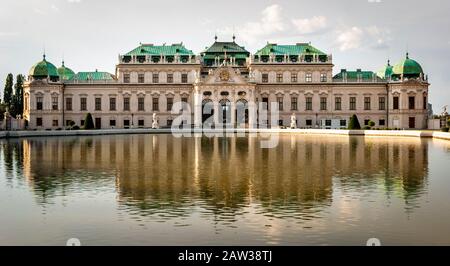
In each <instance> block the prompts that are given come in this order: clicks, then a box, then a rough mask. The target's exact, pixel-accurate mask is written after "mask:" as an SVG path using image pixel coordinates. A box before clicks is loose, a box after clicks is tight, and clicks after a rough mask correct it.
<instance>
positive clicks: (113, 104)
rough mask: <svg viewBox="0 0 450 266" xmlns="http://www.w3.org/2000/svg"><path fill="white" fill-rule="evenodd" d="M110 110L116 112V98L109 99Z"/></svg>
mask: <svg viewBox="0 0 450 266" xmlns="http://www.w3.org/2000/svg"><path fill="white" fill-rule="evenodd" d="M109 110H110V111H116V98H109Z"/></svg>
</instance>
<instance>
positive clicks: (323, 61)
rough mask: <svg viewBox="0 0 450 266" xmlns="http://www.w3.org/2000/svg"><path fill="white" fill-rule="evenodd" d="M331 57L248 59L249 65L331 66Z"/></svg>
mask: <svg viewBox="0 0 450 266" xmlns="http://www.w3.org/2000/svg"><path fill="white" fill-rule="evenodd" d="M332 61H333V56H332V55H331V54H329V55H318V54H316V55H295V56H292V55H284V56H275V55H269V56H257V55H251V56H250V57H249V58H248V63H249V64H331V63H332Z"/></svg>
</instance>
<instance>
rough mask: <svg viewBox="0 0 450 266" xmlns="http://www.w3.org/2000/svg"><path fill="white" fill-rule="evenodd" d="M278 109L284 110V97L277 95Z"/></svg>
mask: <svg viewBox="0 0 450 266" xmlns="http://www.w3.org/2000/svg"><path fill="white" fill-rule="evenodd" d="M277 102H278V110H279V111H283V97H277Z"/></svg>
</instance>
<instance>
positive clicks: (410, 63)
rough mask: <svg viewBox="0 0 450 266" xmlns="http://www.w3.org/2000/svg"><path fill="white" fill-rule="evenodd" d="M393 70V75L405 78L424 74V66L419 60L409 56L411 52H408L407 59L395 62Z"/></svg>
mask: <svg viewBox="0 0 450 266" xmlns="http://www.w3.org/2000/svg"><path fill="white" fill-rule="evenodd" d="M392 71H393V73H392V74H393V75H395V76H403V77H405V78H418V77H420V76H421V75H423V69H422V66H421V65H420V64H419V63H418V62H417V61H415V60H413V59H411V58H409V53H406V58H405V59H403V60H402V61H400V62H398V63H397V64H395V66H394V68H393V69H392Z"/></svg>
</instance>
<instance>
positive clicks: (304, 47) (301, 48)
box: [255, 43, 326, 56]
mask: <svg viewBox="0 0 450 266" xmlns="http://www.w3.org/2000/svg"><path fill="white" fill-rule="evenodd" d="M270 54H274V55H303V54H305V55H308V54H318V55H326V54H325V53H324V52H322V51H320V50H319V49H317V48H315V47H313V46H311V44H309V43H297V44H296V45H278V44H271V43H268V44H267V45H266V46H264V48H262V49H261V50H259V51H258V52H256V54H255V55H259V56H264V55H270Z"/></svg>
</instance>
